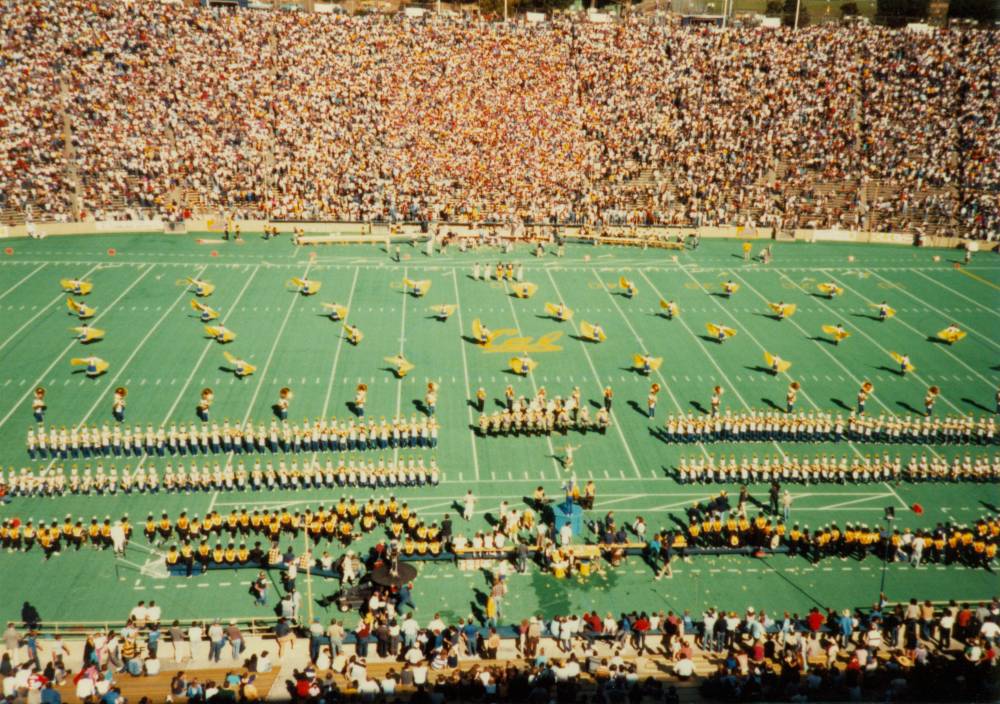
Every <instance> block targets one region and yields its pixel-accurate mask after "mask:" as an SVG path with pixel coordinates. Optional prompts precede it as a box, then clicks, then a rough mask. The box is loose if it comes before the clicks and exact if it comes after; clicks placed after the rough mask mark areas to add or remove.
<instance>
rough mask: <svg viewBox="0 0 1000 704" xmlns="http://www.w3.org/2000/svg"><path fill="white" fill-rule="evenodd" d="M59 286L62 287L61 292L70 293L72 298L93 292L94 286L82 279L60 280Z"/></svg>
mask: <svg viewBox="0 0 1000 704" xmlns="http://www.w3.org/2000/svg"><path fill="white" fill-rule="evenodd" d="M59 285H60V286H62V290H63V291H65V292H66V293H72V294H73V295H74V296H86V295H88V294H89V293H90V292H91V291H93V290H94V284H92V283H91V282H89V281H83V280H82V279H60V280H59Z"/></svg>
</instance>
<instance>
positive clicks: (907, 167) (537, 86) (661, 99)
mask: <svg viewBox="0 0 1000 704" xmlns="http://www.w3.org/2000/svg"><path fill="white" fill-rule="evenodd" d="M0 30H2V31H0V47H2V48H0V104H2V105H3V108H2V112H0V124H2V125H3V129H2V131H0V218H2V221H3V222H4V223H5V224H20V223H23V222H24V221H25V220H34V221H44V220H73V219H82V220H90V219H95V220H102V219H138V218H142V217H147V216H149V215H156V214H159V215H162V216H170V217H175V216H177V215H178V214H183V213H184V212H185V211H191V212H196V211H219V210H224V211H226V212H227V213H230V214H232V215H233V216H237V217H239V216H243V217H253V218H271V219H275V220H280V219H285V220H287V219H324V220H351V221H358V220H361V221H386V220H410V221H422V220H445V219H450V220H458V219H461V220H473V221H490V220H492V221H501V222H503V221H514V220H519V221H530V222H543V221H544V222H550V221H553V220H554V219H557V220H558V221H560V222H577V223H588V224H609V223H610V224H622V223H640V224H642V223H657V224H675V225H684V226H696V225H720V224H724V225H744V226H751V227H763V228H844V229H866V230H872V231H890V230H891V231H897V232H898V231H902V232H912V233H921V232H925V233H928V234H948V235H954V234H958V235H962V236H965V237H974V238H989V237H990V234H991V233H992V234H993V235H994V236H995V234H996V231H997V222H998V210H997V193H996V191H997V183H998V174H997V170H998V162H997V156H998V151H1000V126H998V118H997V111H996V109H995V106H996V104H997V102H998V95H997V93H998V87H997V81H996V77H997V71H998V67H1000V49H998V46H1000V44H998V42H997V41H996V33H995V32H994V31H986V30H967V31H952V30H941V31H935V32H933V33H929V34H915V33H912V32H907V31H906V30H894V29H887V28H882V27H874V26H873V27H867V26H860V25H859V26H851V27H843V26H831V25H826V26H818V27H809V28H805V29H801V30H799V31H796V32H793V31H791V30H789V29H770V28H762V27H743V28H733V29H729V30H727V31H726V32H724V33H722V32H717V31H715V30H714V29H708V28H689V27H682V26H681V25H680V24H679V23H677V22H675V21H674V20H672V19H668V20H662V19H661V21H651V20H649V19H644V18H634V19H629V20H626V21H621V22H616V23H611V24H595V23H588V22H581V21H575V20H572V19H559V20H550V21H547V22H544V23H539V24H530V23H525V22H510V23H501V22H490V21H486V20H484V19H478V18H475V19H474V18H468V17H465V18H462V19H421V20H411V19H407V18H405V17H404V16H403V15H394V16H390V15H378V14H372V15H366V16H361V17H347V16H343V15H339V14H335V15H329V14H311V13H308V14H307V13H286V12H227V11H221V12H220V11H213V10H208V9H202V8H191V7H183V6H175V5H172V4H162V3H160V2H151V1H148V0H137V1H135V2H110V1H108V0H87V1H83V0H58V1H57V0H39V1H37V2H25V3H5V5H4V11H3V13H2V14H0ZM990 105H993V106H994V108H990V107H989V106H990Z"/></svg>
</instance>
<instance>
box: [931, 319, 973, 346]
mask: <svg viewBox="0 0 1000 704" xmlns="http://www.w3.org/2000/svg"><path fill="white" fill-rule="evenodd" d="M965 335H966V333H965V331H963V330H961V329H960V328H959V327H958V325H956V324H955V323H952V324H951V325H949V326H948V327H946V328H945V329H944V330H942V331H941V332H939V333H938V334H937V338H938V339H939V340H944V341H945V342H947V343H948V344H949V345H954V344H955V343H956V342H958V341H959V340H961V339H962V338H963V337H965Z"/></svg>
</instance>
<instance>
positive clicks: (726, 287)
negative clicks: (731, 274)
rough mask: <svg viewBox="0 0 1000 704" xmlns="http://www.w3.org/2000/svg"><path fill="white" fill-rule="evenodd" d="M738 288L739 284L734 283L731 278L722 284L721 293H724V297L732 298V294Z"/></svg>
mask: <svg viewBox="0 0 1000 704" xmlns="http://www.w3.org/2000/svg"><path fill="white" fill-rule="evenodd" d="M739 290H740V285H739V284H734V283H733V281H732V279H730V280H729V281H727V282H726V283H724V284H722V293H724V294H725V296H726V298H732V297H733V294H734V293H736V292H737V291H739Z"/></svg>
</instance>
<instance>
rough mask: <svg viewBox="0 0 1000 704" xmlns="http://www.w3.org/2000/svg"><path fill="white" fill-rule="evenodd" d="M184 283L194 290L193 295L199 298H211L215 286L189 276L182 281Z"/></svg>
mask: <svg viewBox="0 0 1000 704" xmlns="http://www.w3.org/2000/svg"><path fill="white" fill-rule="evenodd" d="M184 281H185V282H187V284H188V285H189V286H191V288H193V289H194V295H196V296H199V297H201V298H205V297H207V296H211V295H212V294H213V293H214V292H215V284H210V283H208V282H207V281H202V280H201V279H196V278H194V277H191V276H189V277H187V278H186V279H184Z"/></svg>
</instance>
